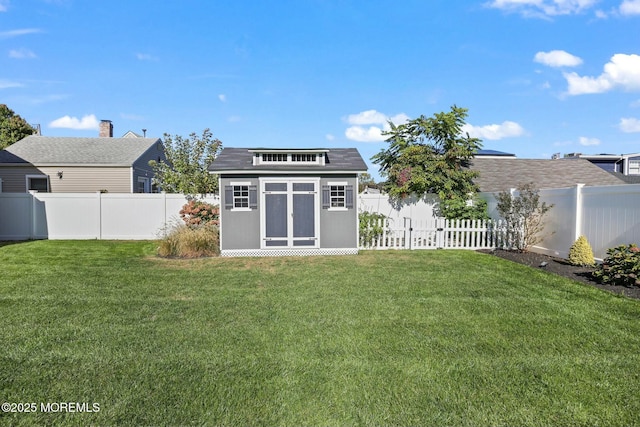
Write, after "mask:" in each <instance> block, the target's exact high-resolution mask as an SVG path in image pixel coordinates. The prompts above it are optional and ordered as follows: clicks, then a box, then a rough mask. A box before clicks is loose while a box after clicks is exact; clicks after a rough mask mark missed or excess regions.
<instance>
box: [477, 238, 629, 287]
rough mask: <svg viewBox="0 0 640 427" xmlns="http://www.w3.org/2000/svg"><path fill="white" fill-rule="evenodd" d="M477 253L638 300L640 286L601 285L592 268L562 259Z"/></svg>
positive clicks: (546, 256) (531, 255)
mask: <svg viewBox="0 0 640 427" xmlns="http://www.w3.org/2000/svg"><path fill="white" fill-rule="evenodd" d="M479 252H483V253H488V254H491V255H494V256H498V257H500V258H504V259H508V260H509V261H513V262H517V263H519V264H523V265H528V266H529V267H532V268H539V269H544V270H545V271H548V272H549V273H553V274H557V275H559V276H563V277H566V278H568V279H572V280H575V281H578V282H582V283H586V284H587V285H590V286H595V287H596V288H599V289H602V290H605V291H609V292H613V293H616V294H620V295H624V296H626V297H629V298H635V299H640V286H633V287H626V286H610V285H603V284H601V283H599V282H598V281H597V280H596V279H595V278H593V276H592V275H591V273H592V272H593V270H594V269H593V268H589V267H576V266H574V265H571V264H569V262H568V261H567V260H565V259H562V258H555V257H551V256H548V255H542V254H537V253H534V252H516V251H505V250H502V249H496V250H493V251H492V250H481V251H479ZM543 265H544V266H543Z"/></svg>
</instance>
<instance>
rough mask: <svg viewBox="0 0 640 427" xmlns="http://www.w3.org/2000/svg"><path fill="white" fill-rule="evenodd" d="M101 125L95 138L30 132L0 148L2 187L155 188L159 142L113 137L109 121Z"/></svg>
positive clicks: (67, 189)
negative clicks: (153, 164) (0, 149)
mask: <svg viewBox="0 0 640 427" xmlns="http://www.w3.org/2000/svg"><path fill="white" fill-rule="evenodd" d="M100 126H101V132H100V137H98V138H71V137H46V136H36V135H32V136H28V137H26V138H24V139H22V140H20V141H18V142H16V143H15V144H13V145H10V146H9V147H8V148H7V149H5V150H2V151H0V191H3V192H7V193H9V192H13V193H24V192H27V191H31V190H36V191H40V192H52V193H88V192H96V191H107V192H109V193H150V192H153V190H154V189H153V188H152V181H151V180H152V178H153V175H154V173H153V169H152V168H151V167H150V166H149V161H150V160H156V161H159V160H164V159H166V157H165V154H164V146H163V144H162V141H161V140H160V139H157V138H142V137H137V136H136V137H133V135H128V137H125V138H113V125H112V124H111V122H110V121H108V120H103V121H102V123H101V124H100ZM131 133H132V132H131ZM134 135H135V134H134Z"/></svg>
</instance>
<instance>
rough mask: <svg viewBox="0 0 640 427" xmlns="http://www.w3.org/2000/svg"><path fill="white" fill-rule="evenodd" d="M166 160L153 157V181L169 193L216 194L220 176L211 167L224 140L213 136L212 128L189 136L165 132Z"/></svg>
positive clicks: (151, 162) (194, 195) (151, 163)
mask: <svg viewBox="0 0 640 427" xmlns="http://www.w3.org/2000/svg"><path fill="white" fill-rule="evenodd" d="M163 142H164V150H165V155H166V161H164V160H161V161H159V162H156V161H155V160H152V161H150V162H149V165H150V166H151V167H152V168H153V171H154V173H155V177H154V178H153V183H154V184H156V185H158V187H160V189H162V190H163V191H166V192H167V193H182V194H185V195H188V196H191V197H194V198H195V197H197V196H198V195H205V194H210V193H215V192H217V190H218V178H217V176H215V175H212V174H210V173H209V171H208V170H207V169H208V167H209V165H210V164H211V163H212V162H213V161H214V160H215V159H216V157H217V156H218V154H219V153H220V150H221V149H222V141H220V140H219V139H217V138H214V137H213V134H212V133H211V131H210V130H209V129H205V130H204V131H203V132H202V136H198V135H197V134H196V133H195V132H194V133H192V134H190V135H189V138H183V137H181V136H179V135H175V136H171V135H169V134H166V133H165V134H164V141H163Z"/></svg>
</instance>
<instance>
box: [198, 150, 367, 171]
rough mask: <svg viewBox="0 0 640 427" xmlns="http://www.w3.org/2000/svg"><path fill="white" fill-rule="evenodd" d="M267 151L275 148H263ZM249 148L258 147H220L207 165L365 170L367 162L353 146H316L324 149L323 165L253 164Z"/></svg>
mask: <svg viewBox="0 0 640 427" xmlns="http://www.w3.org/2000/svg"><path fill="white" fill-rule="evenodd" d="M263 149H264V150H267V151H274V150H275V149H270V148H263ZM249 150H257V151H259V150H260V149H258V148H233V147H225V148H223V149H222V151H221V152H220V154H219V155H218V158H217V159H216V160H215V161H214V162H213V163H211V165H209V171H210V172H217V173H224V172H237V173H242V172H245V173H246V172H260V171H263V172H264V171H282V172H312V171H317V172H318V173H322V172H340V171H345V172H364V171H366V170H367V164H366V163H365V162H364V160H362V157H361V156H360V153H359V152H358V150H357V149H355V148H318V149H315V150H324V151H326V159H325V164H324V165H308V164H302V165H297V164H292V163H287V164H282V165H280V164H268V165H257V166H254V165H253V155H254V153H253V152H251V151H249ZM277 150H278V151H287V150H289V151H296V150H314V149H299V148H298V149H296V148H291V149H277Z"/></svg>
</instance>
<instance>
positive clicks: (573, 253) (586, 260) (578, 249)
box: [569, 236, 596, 267]
mask: <svg viewBox="0 0 640 427" xmlns="http://www.w3.org/2000/svg"><path fill="white" fill-rule="evenodd" d="M569 262H570V263H571V264H572V265H579V266H584V267H593V266H594V265H595V264H596V260H595V258H594V257H593V249H591V245H590V244H589V241H588V240H587V238H586V237H585V236H580V237H578V240H576V241H575V243H574V244H573V245H571V248H570V249H569Z"/></svg>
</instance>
